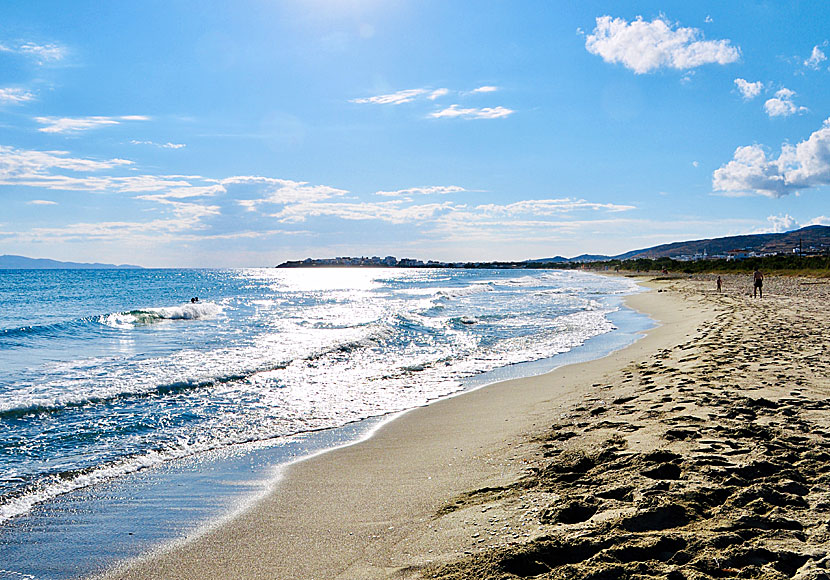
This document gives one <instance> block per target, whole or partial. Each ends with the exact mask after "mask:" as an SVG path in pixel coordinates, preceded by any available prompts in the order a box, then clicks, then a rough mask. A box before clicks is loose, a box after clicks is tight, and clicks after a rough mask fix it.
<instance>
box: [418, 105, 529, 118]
mask: <svg viewBox="0 0 830 580" xmlns="http://www.w3.org/2000/svg"><path fill="white" fill-rule="evenodd" d="M513 113H515V111H513V110H512V109H507V108H505V107H501V106H499V107H484V108H480V109H479V108H474V107H471V108H466V109H462V108H461V107H460V106H459V105H450V106H449V107H447V108H446V109H441V110H440V111H435V112H433V113H430V114H429V116H430V117H432V118H433V119H445V118H457V117H463V118H465V119H501V118H504V117H509V116H510V115H512V114H513Z"/></svg>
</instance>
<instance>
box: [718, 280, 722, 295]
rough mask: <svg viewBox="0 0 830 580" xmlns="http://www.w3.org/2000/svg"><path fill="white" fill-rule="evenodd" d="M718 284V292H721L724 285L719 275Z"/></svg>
mask: <svg viewBox="0 0 830 580" xmlns="http://www.w3.org/2000/svg"><path fill="white" fill-rule="evenodd" d="M717 284H718V294H720V290H721V288H722V287H723V281H722V280H721V279H720V276H718V280H717Z"/></svg>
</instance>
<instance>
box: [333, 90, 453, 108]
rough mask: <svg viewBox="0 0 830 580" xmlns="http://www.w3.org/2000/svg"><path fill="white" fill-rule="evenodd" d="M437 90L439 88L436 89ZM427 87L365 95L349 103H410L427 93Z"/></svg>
mask: <svg viewBox="0 0 830 580" xmlns="http://www.w3.org/2000/svg"><path fill="white" fill-rule="evenodd" d="M438 90H439V91H440V90H441V89H438ZM428 92H429V91H427V89H406V90H403V91H398V92H396V93H389V94H388V95H377V96H375V97H365V98H361V99H352V100H351V101H349V102H351V103H360V104H364V103H371V104H375V105H402V104H404V103H410V102H412V101H414V100H415V99H416V98H417V97H419V96H421V95H423V94H425V93H428ZM439 96H440V95H439Z"/></svg>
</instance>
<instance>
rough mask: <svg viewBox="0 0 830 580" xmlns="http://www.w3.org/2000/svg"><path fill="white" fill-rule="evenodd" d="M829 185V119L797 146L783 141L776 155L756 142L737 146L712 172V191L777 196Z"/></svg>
mask: <svg viewBox="0 0 830 580" xmlns="http://www.w3.org/2000/svg"><path fill="white" fill-rule="evenodd" d="M823 185H830V119H827V120H826V121H825V122H824V125H823V126H822V128H821V129H819V130H818V131H815V132H814V133H813V134H812V135H810V136H809V137H808V138H807V139H806V140H805V141H801V142H800V143H798V144H797V145H790V144H787V143H785V144H784V145H782V146H781V154H780V155H779V156H778V158H777V159H776V158H771V157H768V156H767V153H766V151H765V150H764V149H763V148H762V147H761V146H760V145H748V146H745V147H738V148H737V149H736V151H735V155H734V157H733V159H732V161H730V162H729V163H727V164H726V165H723V166H722V167H720V168H719V169H717V170H716V171H715V172H714V174H713V175H712V187H713V188H714V190H715V191H723V192H726V193H727V194H741V193H755V194H760V195H766V196H769V197H781V196H784V195H787V194H790V193H794V192H797V191H800V190H803V189H808V188H811V187H820V186H823Z"/></svg>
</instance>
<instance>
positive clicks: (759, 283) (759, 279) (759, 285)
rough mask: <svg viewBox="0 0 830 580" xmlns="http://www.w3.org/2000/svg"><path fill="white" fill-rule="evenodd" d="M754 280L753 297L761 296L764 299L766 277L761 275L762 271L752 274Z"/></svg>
mask: <svg viewBox="0 0 830 580" xmlns="http://www.w3.org/2000/svg"><path fill="white" fill-rule="evenodd" d="M752 278H753V279H754V280H755V284H754V286H753V289H752V297H753V298H754V297H756V296H760V297H761V298H763V297H764V275H763V274H761V271H760V270H755V272H754V273H753V274H752Z"/></svg>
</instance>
